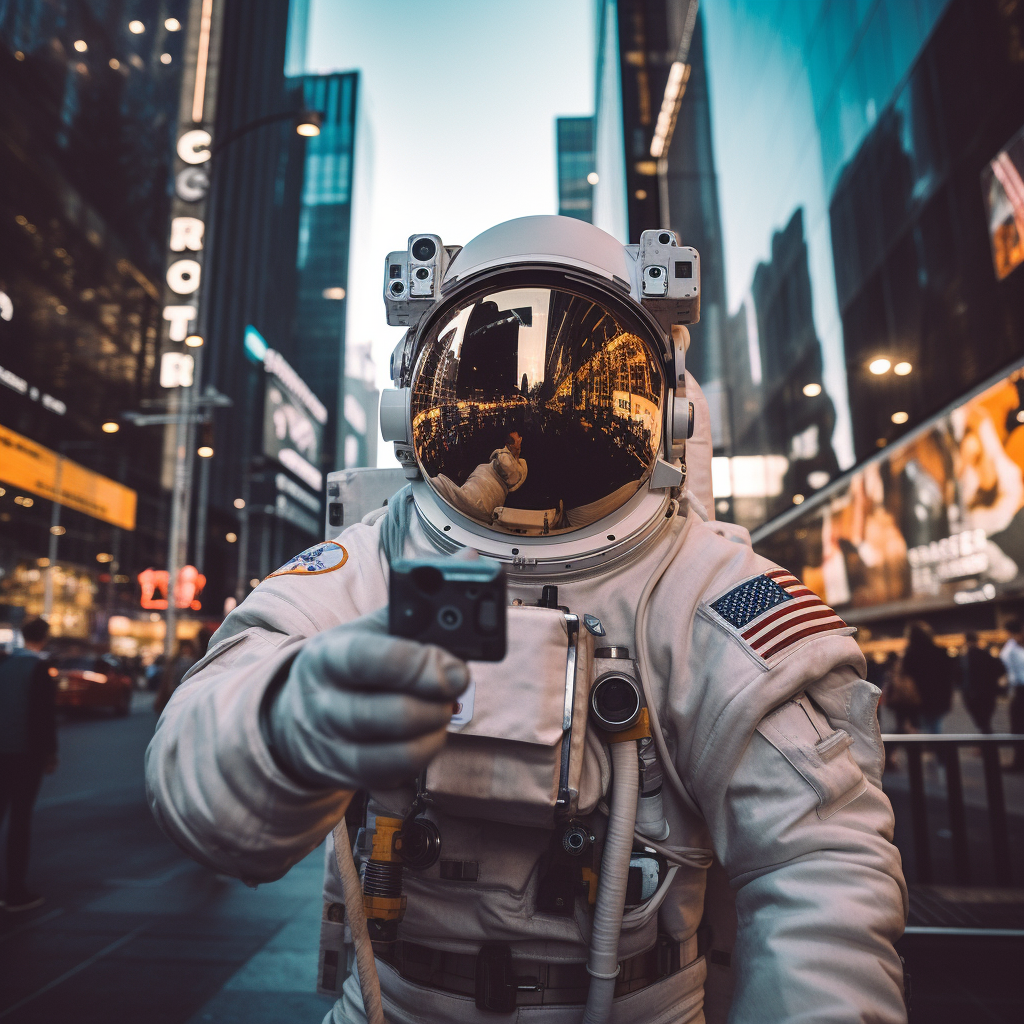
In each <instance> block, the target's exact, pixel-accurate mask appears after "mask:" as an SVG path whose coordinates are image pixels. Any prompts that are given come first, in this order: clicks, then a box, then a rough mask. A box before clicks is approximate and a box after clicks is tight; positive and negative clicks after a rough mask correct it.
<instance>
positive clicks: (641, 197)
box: [633, 188, 647, 202]
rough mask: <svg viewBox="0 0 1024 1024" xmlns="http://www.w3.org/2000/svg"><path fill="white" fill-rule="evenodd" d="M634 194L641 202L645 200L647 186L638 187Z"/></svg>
mask: <svg viewBox="0 0 1024 1024" xmlns="http://www.w3.org/2000/svg"><path fill="white" fill-rule="evenodd" d="M633 195H634V196H636V198H637V199H639V200H640V202H643V201H644V200H645V199H646V198H647V189H645V188H638V189H637V190H636V191H635V192H634V193H633Z"/></svg>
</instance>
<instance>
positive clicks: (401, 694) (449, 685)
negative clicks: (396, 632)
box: [262, 608, 469, 789]
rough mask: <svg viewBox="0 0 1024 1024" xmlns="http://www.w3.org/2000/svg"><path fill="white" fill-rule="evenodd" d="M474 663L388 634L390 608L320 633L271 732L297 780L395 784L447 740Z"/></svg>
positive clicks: (275, 698)
mask: <svg viewBox="0 0 1024 1024" xmlns="http://www.w3.org/2000/svg"><path fill="white" fill-rule="evenodd" d="M468 683H469V669H468V668H467V667H466V664H465V662H462V661H460V660H459V659H458V658H456V657H454V656H453V655H451V654H449V653H448V652H447V651H444V650H442V649H441V648H440V647H434V646H431V645H426V644H421V643H417V642H415V641H413V640H404V639H400V638H398V637H393V636H389V635H388V633H387V608H383V609H381V610H380V611H377V612H374V613H373V614H372V615H367V616H364V617H363V618H361V619H356V620H355V621H354V622H348V623H345V625H343V626H336V627H335V628H334V629H329V630H326V631H325V632H323V633H318V634H317V635H316V636H314V637H313V638H311V639H310V640H309V641H307V643H306V644H305V646H304V647H303V649H302V651H301V652H300V653H299V655H298V656H297V657H296V659H295V660H294V661H293V662H292V665H291V669H290V670H289V672H288V677H287V679H286V680H285V682H284V684H283V685H282V686H281V688H280V689H279V690H278V692H277V693H276V695H273V694H270V695H268V698H269V703H268V704H266V705H265V709H266V713H265V714H264V716H263V721H262V725H263V731H264V736H265V738H266V740H267V743H268V745H269V746H270V749H271V752H272V753H273V755H274V758H275V760H277V761H278V763H279V764H280V766H281V767H282V768H283V769H284V770H285V771H286V772H287V774H289V775H290V776H292V777H293V778H294V779H295V780H296V781H300V782H303V783H306V784H307V785H310V786H317V787H327V788H331V789H371V788H372V789H389V788H392V787H394V786H396V785H398V784H400V783H403V782H407V781H408V780H410V779H412V778H414V777H415V776H416V775H417V774H418V773H419V772H420V771H421V770H422V769H423V768H424V767H426V765H427V764H428V763H429V762H430V760H431V759H432V758H433V757H434V755H435V754H437V753H438V752H439V751H440V750H441V747H442V746H444V741H445V729H446V727H447V725H448V723H449V721H450V720H451V717H452V706H453V701H454V700H455V698H457V697H458V696H459V694H460V693H462V691H463V690H464V689H465V688H466V686H467V685H468Z"/></svg>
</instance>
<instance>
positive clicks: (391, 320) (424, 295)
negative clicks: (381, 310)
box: [384, 235, 459, 327]
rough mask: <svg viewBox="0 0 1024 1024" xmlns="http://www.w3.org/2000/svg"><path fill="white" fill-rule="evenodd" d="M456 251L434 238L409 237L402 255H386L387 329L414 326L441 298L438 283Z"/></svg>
mask: <svg viewBox="0 0 1024 1024" xmlns="http://www.w3.org/2000/svg"><path fill="white" fill-rule="evenodd" d="M458 251H459V247H458V246H448V247H447V248H446V247H445V246H444V244H443V243H442V242H441V239H440V238H439V237H438V236H437V235H410V236H409V246H408V248H407V249H406V250H405V251H404V252H402V251H398V252H389V253H388V256H387V259H386V260H385V261H384V305H385V307H386V308H387V318H388V325H389V326H390V327H415V326H416V322H417V321H418V320H419V318H420V317H421V316H422V315H423V314H424V313H425V312H426V311H427V310H428V309H429V308H430V307H431V306H432V305H433V304H434V303H435V302H437V300H438V299H439V298H440V297H441V281H442V280H443V278H444V275H445V271H447V269H448V264H449V263H450V262H451V261H452V259H453V258H454V257H455V254H456V253H457V252H458Z"/></svg>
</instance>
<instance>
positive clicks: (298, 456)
mask: <svg viewBox="0 0 1024 1024" xmlns="http://www.w3.org/2000/svg"><path fill="white" fill-rule="evenodd" d="M271 356H273V358H271ZM264 367H265V368H266V370H267V389H266V401H265V402H264V412H263V454H264V455H266V456H267V457H268V458H271V459H276V460H277V461H278V462H280V463H281V465H282V466H284V467H285V469H288V470H291V472H292V473H294V474H295V475H296V476H297V477H298V478H299V479H300V480H301V481H302V482H303V483H304V484H306V486H307V487H310V488H311V489H312V490H314V491H320V490H322V488H323V475H322V473H321V472H320V469H319V466H320V452H321V450H322V446H323V438H324V425H325V424H326V422H327V410H326V409H325V408H324V407H323V405H322V404H321V403H320V401H319V400H318V399H317V398H316V396H315V395H313V393H312V392H311V391H310V390H309V388H308V387H307V386H306V384H305V383H304V382H303V381H302V380H300V379H299V377H298V375H297V374H296V373H295V371H294V370H293V369H292V368H291V367H290V366H289V365H288V364H287V363H286V362H285V361H284V359H283V358H281V356H280V355H279V354H277V353H276V352H272V350H271V351H269V352H268V355H267V357H266V358H265V360H264Z"/></svg>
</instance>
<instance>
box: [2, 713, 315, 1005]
mask: <svg viewBox="0 0 1024 1024" xmlns="http://www.w3.org/2000/svg"><path fill="white" fill-rule="evenodd" d="M151 704H152V696H151V695H138V696H136V697H135V699H134V706H133V709H132V714H131V715H130V716H129V717H128V718H105V717H96V718H89V719H79V720H72V721H65V722H64V723H63V724H62V725H61V728H60V759H61V763H60V767H59V769H58V771H57V772H56V774H54V775H52V776H50V777H48V778H47V779H46V780H45V782H44V785H43V790H42V793H41V795H40V798H39V802H38V804H37V807H36V817H35V831H34V837H33V839H34V842H33V850H34V858H33V864H32V868H31V871H30V883H31V884H32V885H33V886H34V888H35V889H36V891H39V892H42V893H44V894H45V896H46V903H45V904H44V905H43V906H42V907H40V908H39V909H38V910H35V911H31V912H29V913H26V914H19V915H11V914H0V965H2V966H0V1020H2V1021H3V1022H4V1024H43V1022H45V1024H51V1022H61V1021H72V1020H73V1021H75V1022H76V1024H92V1022H95V1024H100V1022H102V1024H115V1022H116V1024H134V1022H139V1024H207V1022H216V1024H236V1022H238V1024H241V1022H243V1021H244V1022H245V1024H286V1022H288V1024H290V1022H307V1021H308V1022H309V1024H318V1022H319V1021H320V1020H322V1018H323V1015H324V1014H325V1013H326V1012H327V1010H328V1009H329V1008H330V1001H329V1000H327V999H324V998H322V997H320V996H318V995H316V993H315V976H316V961H317V943H318V938H319V917H320V907H321V901H320V876H321V857H322V852H321V851H320V850H317V851H315V852H314V853H313V854H311V855H310V856H309V857H308V858H307V859H306V860H305V861H303V862H302V863H301V864H299V865H297V866H296V867H294V868H293V869H292V870H291V872H289V874H288V876H287V877H286V878H284V879H282V880H281V881H279V882H275V883H274V884H272V885H261V886H260V887H259V888H258V889H255V890H253V889H248V888H246V886H244V885H243V884H242V883H241V882H239V881H237V880H235V879H229V878H224V877H219V876H217V875H214V874H213V873H211V872H210V871H208V870H207V869H205V868H202V867H200V866H199V865H198V864H196V863H194V862H193V861H191V860H190V859H189V858H187V857H186V856H185V855H184V854H183V853H181V851H179V850H178V849H177V848H175V847H174V845H173V844H172V843H170V842H169V841H168V840H167V839H166V838H164V836H163V835H162V834H161V833H160V831H159V829H158V828H157V826H156V824H155V822H154V821H153V818H152V816H151V815H150V813H149V809H148V807H147V806H146V800H145V794H144V790H143V782H142V759H143V754H144V752H145V749H146V744H147V743H148V742H149V738H150V736H151V734H152V731H153V713H152V710H151Z"/></svg>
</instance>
